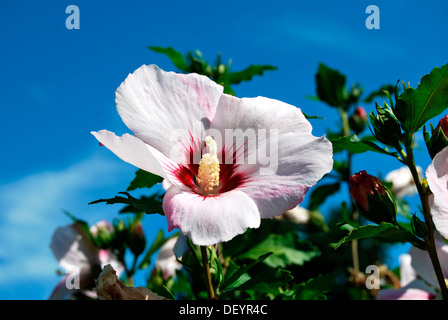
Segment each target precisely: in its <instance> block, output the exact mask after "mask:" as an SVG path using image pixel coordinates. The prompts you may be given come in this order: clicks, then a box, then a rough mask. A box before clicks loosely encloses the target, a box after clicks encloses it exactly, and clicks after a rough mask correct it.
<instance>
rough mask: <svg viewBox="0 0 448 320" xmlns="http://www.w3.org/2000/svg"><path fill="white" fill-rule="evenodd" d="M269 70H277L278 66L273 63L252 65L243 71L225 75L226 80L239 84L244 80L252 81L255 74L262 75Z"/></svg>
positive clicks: (229, 82)
mask: <svg viewBox="0 0 448 320" xmlns="http://www.w3.org/2000/svg"><path fill="white" fill-rule="evenodd" d="M268 70H277V67H274V66H271V65H250V66H249V67H247V68H246V69H244V70H242V71H236V72H230V73H228V74H227V75H226V76H225V80H226V81H225V82H227V83H228V84H229V85H231V84H238V83H240V82H242V81H250V80H251V79H252V78H253V77H254V76H261V75H263V73H264V72H265V71H268Z"/></svg>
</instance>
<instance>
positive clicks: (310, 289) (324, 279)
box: [294, 273, 334, 300]
mask: <svg viewBox="0 0 448 320" xmlns="http://www.w3.org/2000/svg"><path fill="white" fill-rule="evenodd" d="M332 283H334V274H333V273H329V274H325V275H319V276H317V277H316V278H314V279H310V280H308V281H307V282H306V283H301V284H298V285H296V286H295V288H294V291H295V299H296V300H327V296H326V295H325V293H327V292H328V291H329V290H330V284H332Z"/></svg>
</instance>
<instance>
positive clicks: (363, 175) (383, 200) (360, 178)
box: [349, 170, 396, 224]
mask: <svg viewBox="0 0 448 320" xmlns="http://www.w3.org/2000/svg"><path fill="white" fill-rule="evenodd" d="M349 192H350V195H351V196H352V198H353V201H354V202H355V206H356V207H357V209H358V211H359V213H360V214H361V215H363V216H364V217H365V218H366V219H368V220H370V221H372V222H375V223H378V224H379V223H381V222H383V221H385V222H395V217H396V206H395V201H394V200H393V197H392V194H391V193H390V191H389V190H388V189H387V188H386V187H385V186H384V185H383V183H382V182H381V180H380V179H378V178H377V177H375V176H372V175H370V174H368V173H367V172H366V171H365V170H363V171H361V172H359V173H355V174H354V175H353V176H351V177H350V178H349Z"/></svg>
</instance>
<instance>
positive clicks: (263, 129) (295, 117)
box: [211, 95, 333, 218]
mask: <svg viewBox="0 0 448 320" xmlns="http://www.w3.org/2000/svg"><path fill="white" fill-rule="evenodd" d="M211 129H216V130H218V131H220V132H222V133H224V136H225V137H224V138H223V140H224V141H225V139H228V134H229V133H230V132H233V133H235V135H236V133H237V131H235V129H238V130H239V133H240V136H243V137H242V138H241V137H240V139H239V140H240V141H244V136H246V137H248V139H246V143H245V144H244V148H245V149H246V154H245V155H246V159H247V162H250V161H252V162H251V163H248V165H245V166H240V168H239V170H240V171H241V170H243V171H244V170H248V171H251V177H250V179H248V182H247V183H245V184H244V186H243V187H242V188H241V190H242V191H244V192H246V193H248V194H249V195H250V197H251V198H252V199H253V200H254V201H255V202H256V203H257V206H258V208H259V210H260V214H261V217H262V218H270V217H272V216H274V215H280V214H282V213H283V212H284V211H286V210H289V209H292V208H294V207H295V206H297V205H298V204H299V203H301V202H302V201H303V198H304V196H305V194H306V193H307V191H308V189H309V187H311V186H313V185H315V184H316V183H317V182H318V181H319V180H320V179H321V178H322V177H323V176H324V175H325V174H326V173H328V172H330V171H331V169H332V167H333V149H332V145H331V143H330V141H328V139H326V138H325V136H322V137H315V136H313V135H312V133H311V131H312V126H311V124H310V123H309V122H308V120H307V119H306V118H305V116H304V115H303V113H302V112H301V110H300V109H298V108H296V107H294V106H292V105H289V104H286V103H284V102H281V101H278V100H273V99H268V98H264V97H257V98H243V99H238V98H235V97H232V96H228V95H223V96H222V98H221V100H220V104H219V107H218V109H217V112H216V115H215V118H214V119H213V121H212V123H211ZM229 129H232V130H233V131H230V130H229ZM226 130H227V131H226ZM254 133H255V138H254V135H253V134H254ZM250 139H252V140H256V141H250ZM235 140H236V141H237V140H238V139H235ZM218 145H219V144H218ZM225 147H226V148H228V147H229V145H228V143H227V144H226V145H225ZM239 149H240V146H239V145H238V144H237V145H235V147H234V150H239ZM253 159H256V163H255V164H253ZM250 164H252V165H250Z"/></svg>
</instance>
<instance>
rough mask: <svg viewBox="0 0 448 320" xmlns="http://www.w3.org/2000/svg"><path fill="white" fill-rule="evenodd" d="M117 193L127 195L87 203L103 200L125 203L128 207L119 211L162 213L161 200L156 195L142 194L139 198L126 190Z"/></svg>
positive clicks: (107, 202) (108, 202)
mask: <svg viewBox="0 0 448 320" xmlns="http://www.w3.org/2000/svg"><path fill="white" fill-rule="evenodd" d="M119 194H124V195H126V196H127V198H125V197H121V196H115V197H114V198H111V199H99V200H95V201H92V202H90V203H89V204H96V203H101V202H105V203H106V204H116V203H121V204H127V205H128V207H125V208H124V209H123V210H122V211H121V212H122V213H124V212H134V213H135V212H145V213H148V214H152V213H159V214H161V215H164V212H163V207H162V202H161V200H160V199H159V197H158V196H157V195H153V196H150V197H146V196H142V197H141V198H140V199H137V198H134V197H133V196H131V195H130V194H129V193H128V192H119Z"/></svg>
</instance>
